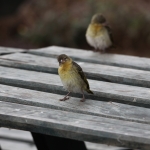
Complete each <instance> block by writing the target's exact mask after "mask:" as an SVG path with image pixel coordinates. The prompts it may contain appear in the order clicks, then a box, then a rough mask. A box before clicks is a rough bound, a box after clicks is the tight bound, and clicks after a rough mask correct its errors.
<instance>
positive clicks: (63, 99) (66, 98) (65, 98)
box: [60, 96, 70, 101]
mask: <svg viewBox="0 0 150 150" xmlns="http://www.w3.org/2000/svg"><path fill="white" fill-rule="evenodd" d="M69 98H70V97H69V96H67V97H64V98H62V99H60V101H65V100H68V99H69Z"/></svg>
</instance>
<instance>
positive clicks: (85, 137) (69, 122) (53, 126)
mask: <svg viewBox="0 0 150 150" xmlns="http://www.w3.org/2000/svg"><path fill="white" fill-rule="evenodd" d="M0 104H1V105H0V124H1V126H2V127H3V126H4V127H9V128H15V129H21V130H27V131H32V132H37V133H42V134H47V135H54V136H59V137H65V138H71V139H77V140H82V141H90V142H95V143H105V144H109V145H110V144H111V145H117V146H126V147H131V148H142V149H143V150H149V148H150V126H149V125H146V124H140V123H132V122H128V121H122V120H116V119H110V118H103V117H97V116H91V115H84V114H76V113H72V112H69V113H68V112H66V111H60V110H53V109H46V108H40V107H33V106H27V105H21V104H14V103H7V102H1V103H0ZM16 109H20V111H19V112H18V111H16Z"/></svg>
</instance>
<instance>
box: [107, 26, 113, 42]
mask: <svg viewBox="0 0 150 150" xmlns="http://www.w3.org/2000/svg"><path fill="white" fill-rule="evenodd" d="M105 27H106V29H107V31H108V33H109V36H110V39H111V41H112V43H114V39H113V35H112V30H111V28H110V27H109V26H108V25H105Z"/></svg>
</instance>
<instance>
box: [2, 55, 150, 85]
mask: <svg viewBox="0 0 150 150" xmlns="http://www.w3.org/2000/svg"><path fill="white" fill-rule="evenodd" d="M0 58H1V59H0V65H2V66H7V67H14V68H21V69H27V70H34V71H40V72H48V73H54V74H57V72H58V71H57V70H58V62H57V59H56V58H47V57H41V56H35V55H30V54H25V53H15V54H10V55H4V56H1V57H0ZM77 63H78V64H79V65H80V66H81V67H82V68H83V70H84V72H85V74H86V76H87V77H88V78H90V79H94V80H101V81H107V82H115V83H122V84H128V85H136V86H142V87H148V88H149V87H150V72H149V71H143V70H135V69H128V68H121V67H113V66H107V65H100V64H94V65H93V64H91V63H86V62H77Z"/></svg>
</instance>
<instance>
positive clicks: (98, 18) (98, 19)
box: [91, 14, 106, 23]
mask: <svg viewBox="0 0 150 150" xmlns="http://www.w3.org/2000/svg"><path fill="white" fill-rule="evenodd" d="M105 22H106V19H105V18H104V16H103V15H102V14H95V15H94V16H93V17H92V19H91V23H105Z"/></svg>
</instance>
